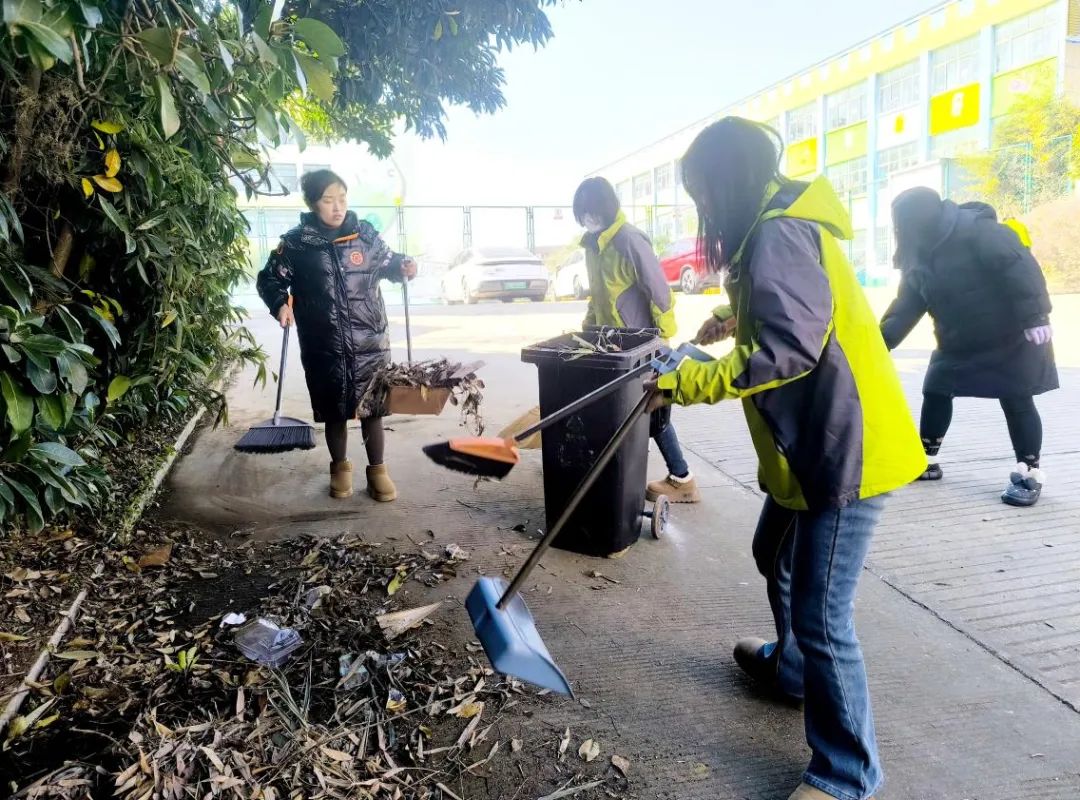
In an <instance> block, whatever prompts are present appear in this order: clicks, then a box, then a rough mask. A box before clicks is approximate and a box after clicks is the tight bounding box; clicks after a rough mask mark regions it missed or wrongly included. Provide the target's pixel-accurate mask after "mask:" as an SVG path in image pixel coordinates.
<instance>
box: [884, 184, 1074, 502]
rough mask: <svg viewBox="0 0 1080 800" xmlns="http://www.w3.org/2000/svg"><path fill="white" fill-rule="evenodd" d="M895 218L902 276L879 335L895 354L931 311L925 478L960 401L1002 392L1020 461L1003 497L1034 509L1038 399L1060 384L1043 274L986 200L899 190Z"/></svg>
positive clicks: (935, 473)
mask: <svg viewBox="0 0 1080 800" xmlns="http://www.w3.org/2000/svg"><path fill="white" fill-rule="evenodd" d="M892 214H893V224H894V226H895V228H896V256H895V265H896V267H897V268H898V269H900V271H901V279H900V289H899V292H898V294H897V297H896V300H894V301H893V303H892V305H891V306H890V307H889V310H888V311H886V312H885V316H884V317H883V318H882V320H881V332H882V335H883V336H884V337H885V342H886V344H888V346H889V349H890V350H891V349H893V348H895V347H896V346H897V345H899V344H900V342H902V341H903V340H904V338H905V337H906V336H907V335H908V334H909V333H910V332H911V330H912V329H913V328H914V327H915V326H916V324H918V322H919V320H920V319H921V318H922V316H923V315H924V314H926V313H929V314H930V316H931V317H933V320H934V334H935V336H936V338H937V348H936V349H935V350H934V352H933V354H932V355H931V356H930V366H929V368H928V369H927V372H926V379H925V381H924V383H923V407H922V419H921V424H920V428H921V436H922V441H923V447H924V448H925V449H926V455H927V461H928V464H927V468H926V472H924V473H923V475H922V478H921V479H922V480H928V481H934V480H941V478H942V474H943V473H942V469H941V467H940V466H939V465H938V464H937V463H936V461H935V459H936V457H937V454H938V450H939V449H940V447H941V443H942V441H943V440H944V438H945V434H946V432H947V431H948V429H949V423H950V422H951V421H952V410H953V398H954V397H990V398H996V399H997V400H999V401H1000V402H1001V408H1002V410H1003V411H1004V412H1005V421H1006V422H1007V423H1008V426H1009V436H1010V438H1011V439H1012V444H1013V449H1014V450H1015V451H1016V461H1017V466H1016V469H1015V470H1014V471H1013V473H1012V474H1011V475H1010V479H1009V483H1008V485H1007V486H1006V488H1005V492H1004V493H1003V494H1002V496H1001V499H1002V500H1003V501H1004V502H1006V503H1008V504H1009V505H1015V506H1033V505H1035V503H1036V502H1038V500H1039V496H1040V495H1041V493H1042V488H1043V484H1044V483H1045V482H1046V477H1045V474H1044V473H1043V471H1042V469H1041V468H1040V466H1039V451H1040V450H1041V449H1042V435H1043V430H1042V420H1041V419H1040V418H1039V412H1038V411H1037V410H1036V408H1035V401H1034V396H1035V395H1037V394H1042V393H1043V392H1048V391H1051V390H1053V389H1056V388H1058V376H1057V368H1056V366H1055V365H1054V350H1053V347H1052V346H1051V344H1050V340H1051V339H1052V338H1053V331H1052V330H1051V328H1050V298H1049V296H1048V294H1047V291H1046V280H1045V278H1044V277H1043V274H1042V270H1041V269H1040V267H1039V264H1038V262H1037V261H1036V260H1035V258H1034V256H1032V254H1031V251H1030V250H1029V249H1028V248H1027V247H1026V246H1025V245H1024V244H1023V243H1022V242H1021V240H1020V237H1019V236H1018V235H1017V233H1016V232H1015V231H1014V230H1013V229H1012V228H1010V227H1009V226H1007V225H1004V224H1001V223H999V222H998V221H997V214H996V213H995V212H994V209H993V208H991V207H990V206H988V205H986V204H985V203H965V204H963V205H960V206H958V205H956V204H955V203H952V202H950V201H947V200H946V201H943V200H942V199H941V196H940V195H939V194H938V193H937V192H935V191H934V190H932V189H928V188H922V187H920V188H916V189H909V190H907V191H905V192H903V193H901V194H900V195H899V196H897V198H896V200H895V201H894V202H893V206H892Z"/></svg>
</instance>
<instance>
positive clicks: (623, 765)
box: [611, 756, 630, 778]
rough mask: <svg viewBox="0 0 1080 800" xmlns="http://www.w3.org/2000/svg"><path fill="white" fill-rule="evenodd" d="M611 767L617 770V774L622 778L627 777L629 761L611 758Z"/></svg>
mask: <svg viewBox="0 0 1080 800" xmlns="http://www.w3.org/2000/svg"><path fill="white" fill-rule="evenodd" d="M611 766H613V767H615V769H617V770H618V771H619V772H621V773H622V775H623V777H624V778H626V777H629V775H630V759H628V758H623V757H622V756H612V757H611Z"/></svg>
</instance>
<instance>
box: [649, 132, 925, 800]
mask: <svg viewBox="0 0 1080 800" xmlns="http://www.w3.org/2000/svg"><path fill="white" fill-rule="evenodd" d="M781 151H782V144H781V140H780V136H779V134H778V133H777V132H776V131H775V130H773V129H771V128H768V127H766V126H764V125H759V124H758V123H755V122H751V121H749V120H745V119H741V118H738V117H725V118H724V119H721V120H720V121H718V122H715V123H713V124H712V125H710V126H709V127H707V128H706V129H705V130H703V131H702V132H701V133H700V134H699V135H698V136H697V138H696V139H695V140H694V142H693V144H691V145H690V149H689V150H687V152H686V154H685V155H684V156H683V159H682V169H683V176H682V177H683V184H684V185H685V187H686V191H687V193H688V194H689V195H690V197H691V198H693V200H694V204H695V206H696V207H697V212H698V219H699V220H700V223H699V228H700V233H699V242H700V246H701V252H702V253H703V254H704V255H705V259H706V263H707V264H708V266H709V268H710V269H712V270H714V271H716V272H721V273H723V274H724V276H725V286H726V287H727V293H728V297H729V298H730V300H731V302H730V305H726V306H721V307H720V308H718V309H716V310H715V311H714V312H713V315H712V317H710V318H709V319H708V320H706V322H705V324H704V325H702V327H701V330H700V332H699V333H698V336H697V338H698V340H699V341H701V342H702V343H703V344H710V343H712V342H715V341H719V340H720V339H723V338H726V337H728V336H734V339H735V344H734V347H733V348H732V350H731V351H730V352H729V353H728V354H727V355H725V356H723V357H721V358H718V359H716V360H715V361H710V362H699V361H695V360H694V359H684V360H683V362H682V363H681V364H680V365H679V367H678V369H676V370H675V371H673V372H670V373H668V374H666V375H663V376H662V377H660V378H658V379H657V380H656V381H655V382H654V383H653V385H652V387H651V388H652V390H653V392H654V396H653V398H652V403H651V407H658V406H660V405H663V404H666V403H678V404H680V405H689V404H694V403H717V402H720V401H724V400H736V399H737V400H741V401H742V406H743V410H744V412H745V415H746V422H747V426H748V427H749V429H750V435H751V438H752V439H753V442H754V449H755V451H756V452H757V457H758V464H759V467H758V476H759V482H760V484H761V487H762V489H763V490H764V492H765V494H766V499H765V503H764V505H763V507H762V511H761V516H760V518H759V521H758V525H757V530H756V531H755V533H754V542H753V549H752V552H753V556H754V560H755V561H756V563H757V567H758V570H759V571H760V572H761V574H762V576H763V577H764V578H765V580H766V592H767V596H768V600H769V605H770V606H771V608H772V612H773V621H774V624H775V631H776V638H775V639H772V641H768V642H767V641H766V640H765V639H762V638H758V637H748V638H745V639H742V640H740V641H739V642H738V643H737V644H736V645H735V654H734V658H735V662H736V663H737V664H738V665H739V667H741V668H742V669H743V670H744V671H745V672H746V673H747V674H748V675H750V676H751V677H752V678H754V679H755V680H756V681H758V682H759V683H761V684H762V685H763V686H764V687H766V688H767V689H768V690H769V691H770V692H771V693H773V694H774V695H775V696H776V697H777V699H780V700H782V701H786V702H791V703H796V704H797V703H802V704H803V706H804V715H805V731H806V742H807V744H808V745H809V747H810V751H811V758H810V763H809V765H808V766H807V768H806V771H805V772H804V773H803V779H802V783H801V785H799V786H798V787H797V788H796V789H795V791H794V793H793V794H792V795H791V797H790V800H832V799H833V798H836V800H868V798H872V797H873V796H874V793H875V792H876V791H877V789H878V787H879V786H881V784H882V781H883V774H882V769H881V764H880V758H879V755H878V749H877V741H876V737H875V733H874V717H873V713H872V711H871V703H870V690H869V686H868V683H867V678H866V668H865V666H864V664H863V657H862V651H861V649H860V647H859V641H858V638H857V637H856V636H855V626H854V608H855V594H856V588H857V585H858V582H859V576H860V575H861V573H862V570H863V563H864V561H865V558H866V554H867V552H868V550H869V548H870V542H871V540H872V538H873V535H874V529H875V527H876V525H877V523H878V520H879V519H880V516H881V513H882V511H883V509H884V505H885V499H886V497H887V495H888V493H889V492H891V491H893V490H894V489H898V488H900V487H901V486H904V485H906V484H907V483H909V482H911V481H912V480H914V479H915V478H916V477H917V476H918V475H919V472H920V471H921V470H922V468H923V465H924V463H925V462H924V461H923V454H922V448H921V447H920V446H919V436H918V433H917V431H916V430H915V422H914V420H913V419H912V417H911V412H910V411H909V410H908V407H907V402H906V401H905V399H904V394H903V390H902V389H901V386H900V379H899V376H898V375H897V373H896V368H895V366H894V365H893V364H892V362H891V359H890V358H889V353H888V350H886V348H885V342H884V341H883V340H882V337H881V333H880V331H879V330H878V323H877V319H876V318H875V316H874V314H873V311H872V310H871V309H870V304H869V303H868V302H867V300H866V297H865V295H864V294H863V291H862V288H861V287H860V286H859V283H858V281H857V280H856V278H855V270H854V269H853V268H852V266H851V263H850V262H849V261H848V259H847V257H846V256H845V254H844V251H843V248H842V245H841V243H840V242H841V240H844V239H850V238H851V237H852V235H853V234H852V229H851V219H850V217H849V216H848V212H847V209H846V208H845V206H844V205H843V204H842V203H841V202H840V201H839V199H838V198H837V196H836V193H835V192H834V191H833V188H832V186H830V184H829V182H828V181H827V180H826V179H825V178H818V179H817V180H815V181H813V182H812V183H802V182H800V181H793V180H790V179H789V178H787V177H786V176H784V175H783V174H782V173H781V172H780V168H779V166H780V155H781Z"/></svg>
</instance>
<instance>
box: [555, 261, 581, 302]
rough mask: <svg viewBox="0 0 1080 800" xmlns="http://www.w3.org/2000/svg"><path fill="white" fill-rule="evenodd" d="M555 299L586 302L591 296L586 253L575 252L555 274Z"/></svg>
mask: <svg viewBox="0 0 1080 800" xmlns="http://www.w3.org/2000/svg"><path fill="white" fill-rule="evenodd" d="M553 283H554V287H555V290H554V293H555V299H556V300H559V299H562V298H564V297H572V298H574V299H575V300H584V299H585V298H586V297H588V296H589V273H588V271H587V270H586V269H585V251H584V250H575V251H574V254H573V255H572V256H570V257H569V258H568V259H566V261H564V262H563V263H562V264H561V265H560V266H559V269H558V271H556V273H555V280H554V282H553Z"/></svg>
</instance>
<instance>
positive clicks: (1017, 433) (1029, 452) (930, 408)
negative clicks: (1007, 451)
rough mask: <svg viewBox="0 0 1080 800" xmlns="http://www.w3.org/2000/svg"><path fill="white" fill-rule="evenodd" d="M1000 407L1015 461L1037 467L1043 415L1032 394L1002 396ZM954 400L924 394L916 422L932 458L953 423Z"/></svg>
mask: <svg viewBox="0 0 1080 800" xmlns="http://www.w3.org/2000/svg"><path fill="white" fill-rule="evenodd" d="M1000 402H1001V410H1002V411H1004V412H1005V423H1006V424H1007V425H1008V426H1009V438H1010V439H1012V446H1013V450H1014V452H1015V454H1016V461H1017V463H1020V462H1023V463H1025V464H1027V465H1028V466H1029V467H1038V466H1039V453H1040V451H1041V450H1042V439H1043V428H1042V418H1041V417H1040V416H1039V411H1038V409H1036V408H1035V398H1033V397H1003V398H1001V400H1000ZM952 415H953V399H952V398H951V397H949V396H948V395H944V394H924V395H923V406H922V419H921V421H920V423H919V435H920V436H921V437H922V441H923V447H924V448H926V454H927V455H928V456H930V457H931V458H933V457H934V456H936V455H937V454H938V450H940V449H941V442H942V441H943V440H944V439H945V434H946V433H948V431H949V423H951V422H952Z"/></svg>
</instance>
